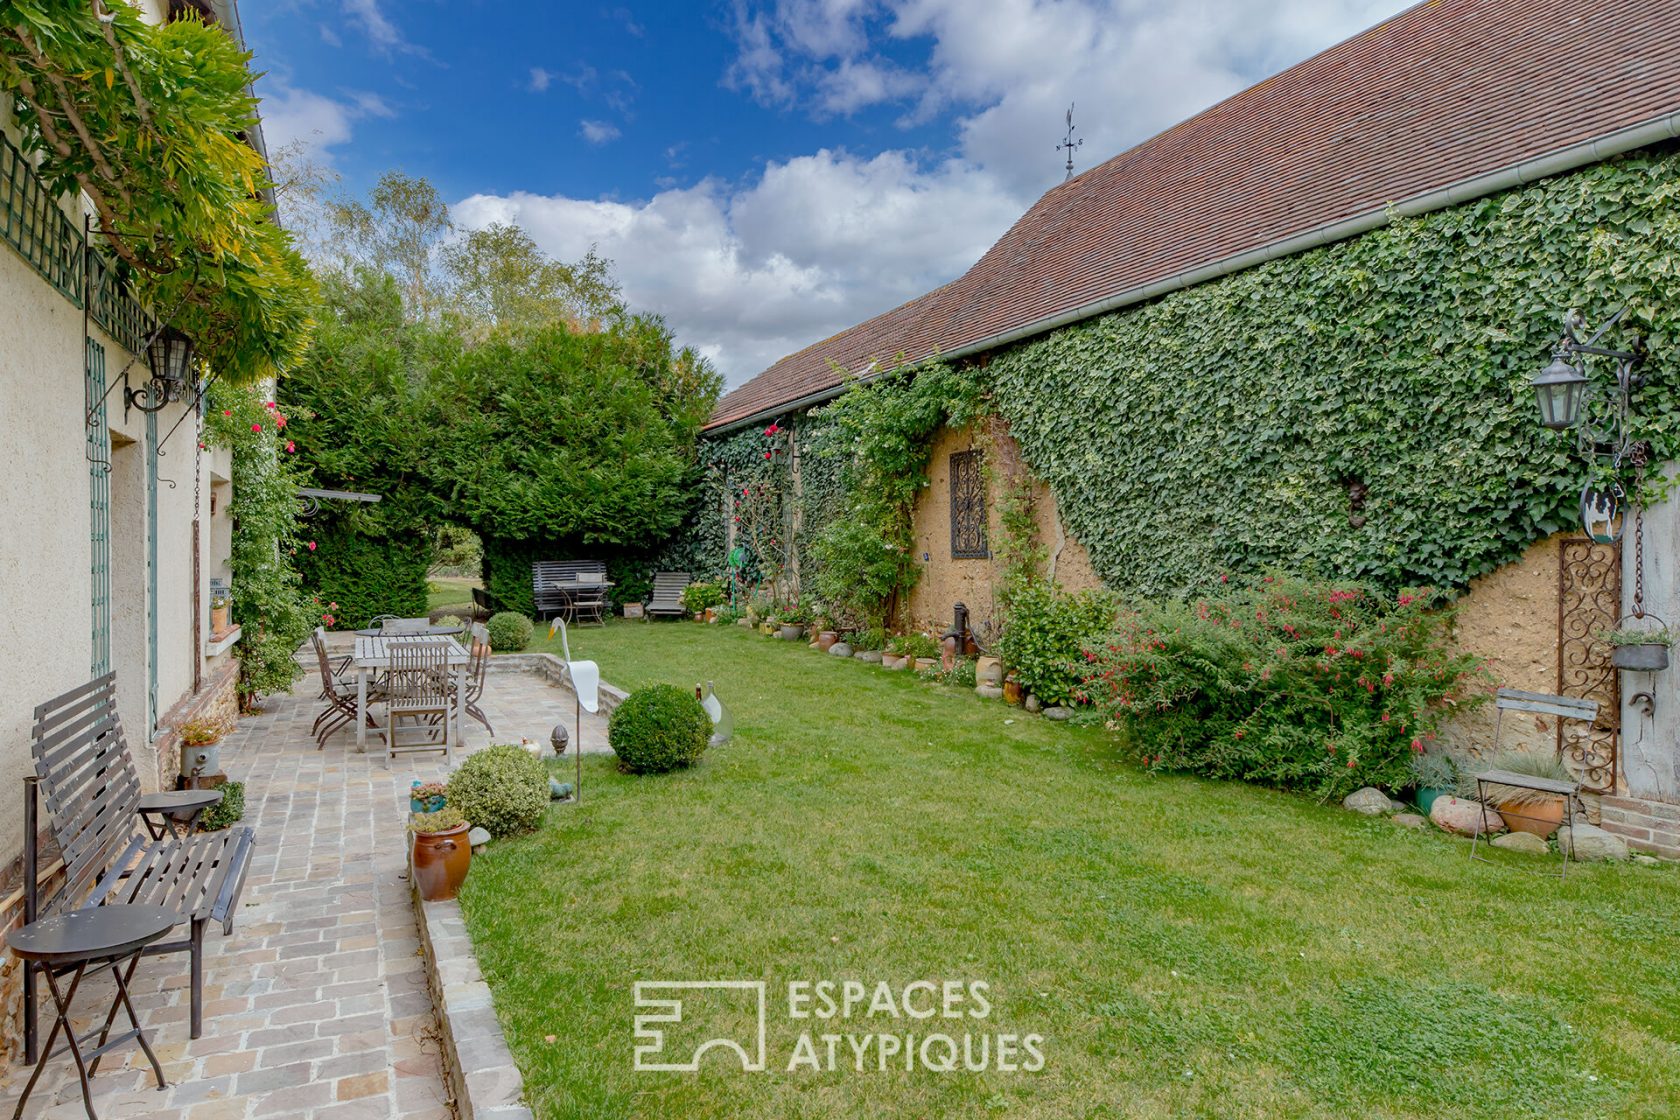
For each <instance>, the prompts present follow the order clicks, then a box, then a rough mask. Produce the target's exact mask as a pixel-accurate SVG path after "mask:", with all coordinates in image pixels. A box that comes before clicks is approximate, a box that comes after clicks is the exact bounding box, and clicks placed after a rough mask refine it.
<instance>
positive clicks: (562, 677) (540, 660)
mask: <svg viewBox="0 0 1680 1120" xmlns="http://www.w3.org/2000/svg"><path fill="white" fill-rule="evenodd" d="M488 668H489V669H490V671H491V672H502V673H535V674H537V676H539V677H542V678H543V679H544V680H546V681H547V682H548V683H549V684H552V685H554V686H555V687H556V688H564V689H565V690H566V691H568V692H570V691H571V689H572V685H571V682H570V681H568V680H567V679H566V663H565V662H564V661H562V660H560V658H558V657H556V656H555V655H554V654H552V653H498V654H496V655H495V656H493V657H491V658H490V664H489V666H488ZM628 695H629V694H628V693H626V692H625V691H624V690H623V689H622V688H619V687H617V686H616V685H610V684H608V683H607V682H606V681H602V682H601V713H600V714H601V715H603V716H610V715H612V714H613V712H615V711H617V710H618V706H619V705H620V704H622V703H624V700H625V697H626V696H628Z"/></svg>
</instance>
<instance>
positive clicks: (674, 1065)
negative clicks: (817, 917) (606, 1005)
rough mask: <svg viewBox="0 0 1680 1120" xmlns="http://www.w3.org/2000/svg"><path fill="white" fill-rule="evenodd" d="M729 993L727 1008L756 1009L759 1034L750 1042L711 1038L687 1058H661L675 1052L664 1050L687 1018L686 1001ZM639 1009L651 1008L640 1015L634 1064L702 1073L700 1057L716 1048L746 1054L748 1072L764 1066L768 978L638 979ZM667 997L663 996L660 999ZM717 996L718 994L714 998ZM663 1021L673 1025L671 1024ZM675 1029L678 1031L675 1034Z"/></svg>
mask: <svg viewBox="0 0 1680 1120" xmlns="http://www.w3.org/2000/svg"><path fill="white" fill-rule="evenodd" d="M717 991H721V992H725V993H727V994H728V1000H727V1002H728V1005H729V1006H728V1007H726V1008H725V1010H734V1011H736V1012H737V1013H745V1012H746V1011H747V1009H748V1008H751V1013H752V1017H753V1020H754V1022H755V1023H756V1024H757V1027H758V1033H757V1035H756V1037H754V1038H753V1039H751V1040H750V1041H749V1042H748V1043H746V1044H743V1043H742V1042H741V1041H740V1040H739V1039H738V1038H731V1037H727V1036H725V1037H721V1038H709V1039H707V1040H706V1041H704V1042H702V1043H700V1045H698V1046H696V1047H695V1048H694V1049H693V1051H692V1052H690V1053H689V1056H688V1060H687V1061H686V1062H672V1061H660V1060H659V1059H661V1058H671V1057H674V1056H676V1055H673V1054H668V1053H665V1036H666V1034H667V1032H668V1031H672V1029H673V1028H675V1027H677V1026H678V1025H679V1024H681V1023H682V1022H683V1001H684V1000H685V999H688V1000H690V1001H691V1002H696V1003H704V1004H711V1003H712V1002H714V1000H707V999H704V998H703V997H700V996H699V993H701V992H717ZM635 996H636V1007H637V1008H638V1009H642V1008H646V1009H648V1010H646V1011H645V1012H642V1013H640V1014H638V1015H637V1016H636V1020H635V1026H636V1058H635V1068H636V1069H638V1070H647V1071H651V1072H656V1073H658V1072H662V1073H697V1072H699V1069H700V1059H701V1058H702V1057H704V1056H705V1054H706V1051H708V1050H711V1049H712V1048H714V1047H722V1048H724V1049H726V1050H733V1051H734V1052H735V1053H736V1054H738V1055H739V1056H740V1058H741V1069H742V1070H744V1071H746V1072H748V1073H759V1072H762V1071H763V1070H764V1035H765V982H764V981H763V980H638V981H636V984H635ZM661 997H663V998H661ZM714 998H715V997H714ZM660 1024H669V1026H668V1027H665V1026H661V1025H660ZM673 1033H674V1032H673Z"/></svg>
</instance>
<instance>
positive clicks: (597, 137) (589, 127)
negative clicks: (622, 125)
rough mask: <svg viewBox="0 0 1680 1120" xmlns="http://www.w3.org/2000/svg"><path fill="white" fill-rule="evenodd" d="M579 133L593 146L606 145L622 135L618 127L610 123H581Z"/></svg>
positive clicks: (579, 123)
mask: <svg viewBox="0 0 1680 1120" xmlns="http://www.w3.org/2000/svg"><path fill="white" fill-rule="evenodd" d="M578 132H579V134H581V135H582V136H583V138H584V139H585V140H587V141H589V142H590V143H591V144H606V143H609V142H611V141H613V140H617V139H618V138H619V136H621V135H622V133H620V132H619V131H618V126H617V125H615V124H612V123H610V122H608V121H579V122H578Z"/></svg>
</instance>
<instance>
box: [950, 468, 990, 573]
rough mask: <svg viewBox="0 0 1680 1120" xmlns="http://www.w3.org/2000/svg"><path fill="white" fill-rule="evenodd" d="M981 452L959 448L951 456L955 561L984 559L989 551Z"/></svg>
mask: <svg viewBox="0 0 1680 1120" xmlns="http://www.w3.org/2000/svg"><path fill="white" fill-rule="evenodd" d="M982 454H983V453H982V452H980V451H958V452H956V453H955V454H953V455H952V456H951V557H952V559H955V560H985V559H987V558H988V557H990V556H991V554H992V553H991V549H990V548H988V547H987V545H986V479H985V472H984V471H983V470H981V467H982V465H983V462H984V460H983V459H982V458H981V456H982Z"/></svg>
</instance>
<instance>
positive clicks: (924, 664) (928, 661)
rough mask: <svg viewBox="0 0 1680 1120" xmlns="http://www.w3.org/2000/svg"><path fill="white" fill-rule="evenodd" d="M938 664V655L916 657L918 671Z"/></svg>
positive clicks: (923, 670)
mask: <svg viewBox="0 0 1680 1120" xmlns="http://www.w3.org/2000/svg"><path fill="white" fill-rule="evenodd" d="M938 664H939V659H938V658H937V657H918V658H916V672H918V673H922V672H926V671H927V670H929V669H931V668H933V667H934V666H935V665H938Z"/></svg>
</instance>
